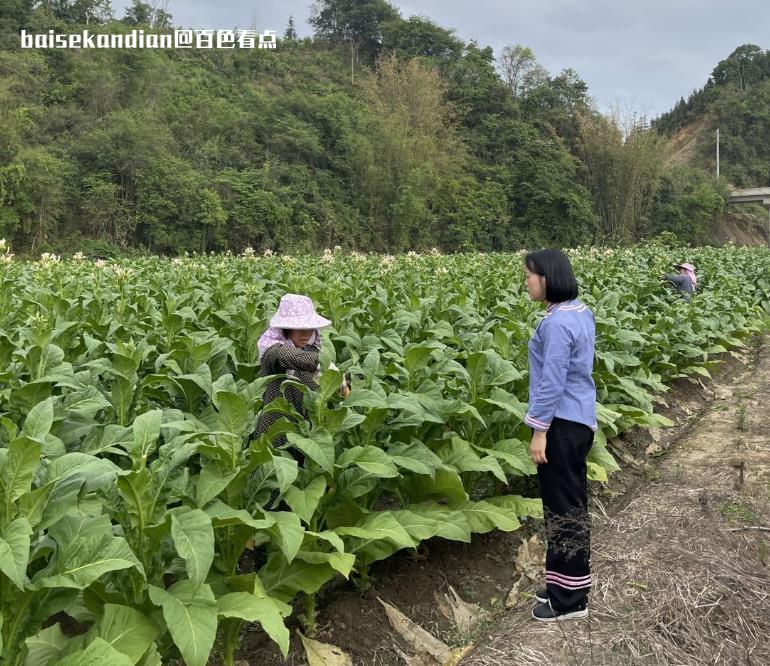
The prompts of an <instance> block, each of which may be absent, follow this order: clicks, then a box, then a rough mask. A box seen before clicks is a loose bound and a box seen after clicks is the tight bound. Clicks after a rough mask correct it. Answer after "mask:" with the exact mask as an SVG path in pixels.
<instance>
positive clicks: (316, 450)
mask: <svg viewBox="0 0 770 666" xmlns="http://www.w3.org/2000/svg"><path fill="white" fill-rule="evenodd" d="M286 437H287V439H288V440H289V444H291V445H292V446H293V447H295V448H297V449H299V450H300V451H302V453H304V454H305V455H306V456H307V457H308V458H310V460H312V461H313V462H314V463H316V464H317V465H318V466H319V467H320V468H321V469H322V470H323V471H324V472H326V473H327V474H332V473H333V468H334V442H333V440H332V438H331V435H329V433H327V432H324V431H323V430H314V431H313V432H312V433H311V436H310V437H303V436H302V435H298V434H296V433H293V432H290V433H289V434H288V435H286Z"/></svg>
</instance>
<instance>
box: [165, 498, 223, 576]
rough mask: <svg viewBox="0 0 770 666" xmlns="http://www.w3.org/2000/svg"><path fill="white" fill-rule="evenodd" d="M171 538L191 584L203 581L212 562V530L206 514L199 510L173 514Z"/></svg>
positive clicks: (209, 519)
mask: <svg viewBox="0 0 770 666" xmlns="http://www.w3.org/2000/svg"><path fill="white" fill-rule="evenodd" d="M171 538H172V539H173V541H174V546H175V547H176V551H177V553H179V555H180V557H182V559H183V560H184V561H185V564H186V568H187V575H188V576H189V577H190V580H191V581H192V582H193V584H196V585H198V584H200V583H202V582H203V581H205V580H206V576H207V575H208V572H209V569H210V568H211V563H212V562H213V561H214V528H213V526H212V524H211V518H210V517H209V516H208V514H206V513H205V512H204V511H201V510H200V509H192V510H191V511H186V512H184V513H176V514H174V515H173V516H171Z"/></svg>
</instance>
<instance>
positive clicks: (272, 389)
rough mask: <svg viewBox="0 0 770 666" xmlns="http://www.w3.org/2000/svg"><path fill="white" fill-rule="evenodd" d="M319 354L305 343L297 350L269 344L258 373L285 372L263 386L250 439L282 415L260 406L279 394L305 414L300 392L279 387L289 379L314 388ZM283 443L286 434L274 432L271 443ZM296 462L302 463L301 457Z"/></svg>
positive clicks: (263, 431)
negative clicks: (257, 414)
mask: <svg viewBox="0 0 770 666" xmlns="http://www.w3.org/2000/svg"><path fill="white" fill-rule="evenodd" d="M320 353H321V350H320V349H319V348H318V347H317V346H315V345H306V346H305V347H303V348H302V349H298V348H297V347H292V346H290V345H282V344H277V345H273V346H272V347H270V348H269V349H268V350H267V351H266V352H265V353H264V354H263V356H262V364H261V366H260V368H259V375H260V376H261V377H269V376H271V375H286V377H276V378H275V379H274V380H273V381H272V382H270V383H269V384H268V385H267V388H266V389H265V394H264V398H263V403H264V404H263V411H262V413H261V414H260V415H259V418H258V419H257V428H256V430H255V431H254V432H253V433H252V435H251V438H252V439H256V438H258V437H260V436H261V435H262V434H264V433H265V432H267V430H268V429H269V428H270V426H271V425H273V423H275V422H276V421H277V420H278V419H280V418H281V417H282V416H283V415H282V414H281V413H280V412H270V411H265V410H264V407H267V406H268V405H269V404H270V403H271V402H272V401H273V400H275V399H276V398H278V397H279V396H280V395H281V394H282V393H283V395H284V396H285V397H286V399H287V400H288V401H289V402H290V403H291V404H292V406H293V407H294V409H296V410H297V411H298V412H299V413H300V414H303V415H305V409H304V405H303V401H302V393H300V392H299V391H298V390H297V389H295V388H294V387H293V386H287V387H286V388H285V390H283V392H282V391H281V388H282V385H283V382H284V380H285V379H287V378H290V379H292V380H295V381H298V382H301V383H302V384H304V385H305V386H307V387H308V388H309V389H311V390H312V391H315V390H317V389H318V384H316V382H315V373H316V372H317V371H318V369H319V366H318V360H319V357H320ZM305 418H307V417H305ZM287 443H288V442H287V440H286V435H278V436H277V437H276V438H275V440H274V441H273V446H277V447H284V446H286V444H287ZM292 455H293V456H294V457H295V458H296V457H297V456H298V455H299V456H301V454H300V453H299V452H298V451H297V452H296V454H295V452H292ZM299 462H300V464H302V461H301V460H300V461H299Z"/></svg>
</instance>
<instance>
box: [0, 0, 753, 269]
mask: <svg viewBox="0 0 770 666" xmlns="http://www.w3.org/2000/svg"><path fill="white" fill-rule="evenodd" d="M287 21H288V17H287ZM310 22H311V24H312V26H313V29H314V35H313V37H312V38H311V37H308V38H302V39H299V38H297V35H296V31H295V30H294V29H293V21H292V25H289V26H288V27H287V30H286V33H285V34H284V36H283V39H281V40H280V42H279V45H278V48H277V49H275V50H259V49H252V50H245V49H234V50H206V49H191V50H182V49H177V50H170V49H169V50H151V49H143V50H139V49H125V50H106V49H105V50H61V49H60V50H54V49H48V50H45V49H38V50H33V49H21V48H20V46H19V31H20V30H21V29H22V28H24V29H26V30H28V31H30V32H34V33H43V32H47V31H48V30H55V31H57V32H59V33H66V32H75V31H77V30H82V29H83V28H85V27H86V25H87V27H88V29H89V30H90V31H92V32H105V33H113V34H114V33H116V32H118V31H121V32H124V33H125V32H128V31H130V30H134V29H138V28H141V29H144V30H145V31H148V32H149V31H158V32H166V31H168V30H169V29H170V28H171V27H172V26H173V17H171V16H170V15H169V14H168V13H166V12H164V11H162V10H155V9H153V7H151V6H150V5H147V4H144V3H142V2H138V1H135V2H134V4H133V6H132V7H131V8H130V9H129V10H128V11H127V12H126V14H125V16H122V17H117V16H115V15H114V12H113V9H112V7H111V6H110V4H109V1H108V0H50V1H47V2H44V3H39V2H35V1H33V0H6V1H5V2H4V3H3V4H2V7H1V8H0V30H2V35H1V36H0V43H2V45H3V47H4V48H3V50H2V51H0V236H2V237H4V238H6V239H8V240H9V241H10V242H11V243H12V245H13V248H14V251H16V252H19V253H30V254H34V255H38V254H39V253H40V252H42V251H47V250H53V251H75V250H81V251H84V252H86V253H89V254H94V255H97V254H98V255H102V256H106V255H110V254H116V253H119V252H125V251H129V250H132V249H133V250H141V251H149V252H153V253H168V254H176V253H182V252H185V251H188V252H190V251H198V252H201V251H222V250H225V249H231V250H232V251H235V252H240V251H242V250H243V249H244V248H245V247H247V246H251V247H254V248H255V249H257V250H258V251H263V250H266V249H271V250H274V251H280V252H301V251H310V250H319V249H322V248H325V247H333V246H335V245H340V246H343V247H346V248H351V249H359V250H368V251H377V252H400V251H404V250H407V249H425V248H430V247H433V246H438V247H440V248H442V249H443V250H445V251H453V250H463V249H478V250H508V249H517V248H520V247H523V246H533V245H544V244H556V245H561V246H571V245H577V244H580V243H591V242H600V243H601V242H627V241H632V240H635V239H637V238H639V237H640V236H653V235H656V234H658V233H660V232H661V231H664V230H669V231H673V232H674V233H676V234H677V235H679V236H680V237H681V238H682V239H683V240H687V241H692V242H702V241H704V240H707V239H708V230H709V228H710V226H711V225H713V223H714V221H715V220H716V219H717V217H718V216H719V214H720V213H721V212H722V210H723V209H724V193H723V191H722V189H720V187H718V186H717V185H716V184H715V183H714V181H713V179H712V178H711V176H709V175H707V174H706V172H704V171H701V170H699V169H697V168H695V169H694V168H691V167H689V166H678V167H673V169H672V167H670V166H669V165H668V160H667V150H668V148H667V141H666V140H664V139H663V138H661V137H659V136H658V134H657V132H656V131H654V130H651V129H649V127H648V126H647V123H645V122H636V123H632V124H631V125H630V126H629V125H628V124H625V125H624V123H623V122H621V119H618V118H605V117H604V116H602V115H601V114H599V113H598V112H597V111H596V109H595V108H594V104H593V102H592V100H591V98H590V95H589V91H588V89H587V86H586V84H585V83H584V82H583V81H582V80H581V78H580V76H579V75H578V73H576V72H574V71H572V70H565V71H563V72H560V73H549V72H547V71H546V70H544V69H543V68H542V67H541V66H540V65H539V64H538V63H537V60H536V59H535V55H534V54H533V53H532V51H531V50H530V49H528V48H526V47H524V46H521V45H512V46H510V47H507V48H506V49H505V50H504V51H503V52H502V53H501V54H494V53H493V51H492V49H491V48H489V47H486V46H484V45H483V44H478V43H476V42H470V43H464V42H463V41H461V40H460V39H458V38H457V36H456V35H455V34H454V33H453V32H452V31H450V30H446V29H444V28H442V27H441V26H438V25H436V24H435V23H434V22H432V21H431V20H429V19H427V18H424V17H410V18H404V17H402V16H401V15H400V13H399V11H398V10H397V9H396V8H395V7H394V6H393V5H391V4H389V3H387V2H385V0H370V1H363V0H323V1H321V2H317V3H316V4H315V6H314V8H313V13H312V16H311V18H310ZM752 108H753V107H751V105H750V104H749V103H748V102H747V105H746V110H745V113H746V114H749V115H751V114H752V113H754V110H752ZM755 111H756V113H757V114H760V113H767V111H766V110H761V109H756V110H755ZM672 113H673V112H672ZM664 121H665V119H661V121H660V122H659V124H658V125H659V127H660V128H661V129H665V130H666V131H668V130H670V129H671V128H672V127H674V124H675V123H673V122H668V124H666V123H665V122H664ZM745 140H746V141H747V142H750V141H751V137H748V136H747V137H746V139H745ZM756 149H757V150H760V148H756Z"/></svg>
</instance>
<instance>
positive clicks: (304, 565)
mask: <svg viewBox="0 0 770 666" xmlns="http://www.w3.org/2000/svg"><path fill="white" fill-rule="evenodd" d="M338 575H339V573H338V572H337V570H336V569H335V568H334V567H332V566H331V565H330V564H328V563H321V564H313V563H310V562H305V561H304V560H300V559H295V560H294V561H292V562H291V563H289V562H287V561H286V559H285V558H284V557H282V556H281V555H280V554H277V555H275V556H272V557H271V558H270V559H268V562H267V564H266V565H265V566H264V567H263V568H262V569H261V570H260V572H259V576H260V578H261V579H262V581H263V583H264V586H265V591H266V592H267V594H268V595H270V596H271V597H275V598H276V599H278V600H279V601H283V602H287V603H288V602H289V601H291V600H292V599H293V598H294V597H295V596H296V595H297V594H298V593H300V592H304V593H305V594H314V593H315V592H318V590H320V589H321V588H322V587H323V586H324V585H325V584H326V583H328V582H329V581H330V580H331V579H332V578H334V577H335V576H338Z"/></svg>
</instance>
